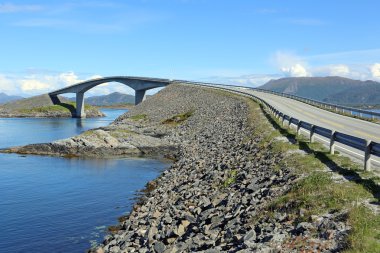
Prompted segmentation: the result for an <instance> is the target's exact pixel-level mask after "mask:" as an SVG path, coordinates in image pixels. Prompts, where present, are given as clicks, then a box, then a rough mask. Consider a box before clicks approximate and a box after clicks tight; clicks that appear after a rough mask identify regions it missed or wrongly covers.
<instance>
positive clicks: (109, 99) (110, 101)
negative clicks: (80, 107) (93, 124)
mask: <svg viewBox="0 0 380 253" xmlns="http://www.w3.org/2000/svg"><path fill="white" fill-rule="evenodd" d="M69 99H70V100H72V101H75V98H69ZM85 103H86V104H89V105H97V106H110V105H119V104H134V103H135V96H132V95H129V94H124V93H120V92H114V93H111V94H108V95H101V96H93V97H88V98H86V99H85Z"/></svg>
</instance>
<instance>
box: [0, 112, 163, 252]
mask: <svg viewBox="0 0 380 253" xmlns="http://www.w3.org/2000/svg"><path fill="white" fill-rule="evenodd" d="M103 112H104V113H106V114H107V117H105V118H98V119H28V118H23V119H14V118H11V119H4V118H0V148H5V147H9V146H17V145H24V144H29V143H37V142H49V141H53V140H57V139H62V138H67V137H71V136H73V135H76V134H79V133H81V132H83V131H85V130H88V129H91V128H95V127H100V126H105V125H108V124H109V123H111V122H112V121H113V120H114V119H115V118H116V117H117V116H119V115H121V114H122V113H124V112H125V110H112V109H104V110H103ZM167 167H169V164H168V163H166V162H164V161H159V160H154V159H142V158H141V159H139V158H133V159H132V158H118V159H78V158H71V159H67V158H58V157H49V156H34V155H28V156H24V155H17V154H0V226H1V228H0V252H7V253H8V252H30V253H32V252H39V253H44V252H46V253H47V252H49V253H50V252H66V253H67V252H70V253H71V252H86V250H87V249H89V248H90V247H91V246H92V245H95V244H96V243H98V242H101V241H102V240H103V237H104V235H105V233H106V229H107V226H110V225H115V224H117V218H118V217H119V216H121V215H123V214H125V212H126V211H130V210H131V208H132V205H133V203H134V201H135V198H136V196H137V194H138V190H139V189H142V188H143V187H144V185H145V184H146V183H147V182H148V181H149V180H152V179H154V178H156V177H157V176H158V175H159V173H160V172H161V171H162V170H163V169H165V168H167Z"/></svg>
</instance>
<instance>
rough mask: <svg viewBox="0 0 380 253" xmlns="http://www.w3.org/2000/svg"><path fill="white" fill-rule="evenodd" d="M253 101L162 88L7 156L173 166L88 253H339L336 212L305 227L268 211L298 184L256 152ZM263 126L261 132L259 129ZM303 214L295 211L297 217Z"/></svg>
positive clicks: (276, 160) (287, 169)
mask: <svg viewBox="0 0 380 253" xmlns="http://www.w3.org/2000/svg"><path fill="white" fill-rule="evenodd" d="M263 120H265V117H264V116H263V115H262V112H261V109H260V108H259V107H258V105H257V104H255V103H253V102H251V101H249V100H248V99H246V98H242V97H239V96H235V95H232V94H230V93H225V92H220V91H215V90H211V89H207V88H199V87H192V86H185V85H170V86H169V87H167V88H165V89H164V90H162V91H160V92H159V93H158V94H157V95H155V96H153V97H151V98H150V99H149V100H148V101H145V102H144V103H142V104H140V105H138V106H136V107H134V108H133V109H132V110H131V111H129V112H128V113H126V114H124V115H123V116H121V117H119V118H118V119H117V120H115V122H114V123H112V124H111V125H110V126H108V127H105V128H100V129H96V130H91V131H89V132H85V133H83V134H82V135H79V136H77V137H73V138H69V139H65V140H61V141H57V142H54V143H48V144H34V145H28V146H24V147H16V148H13V149H10V150H7V152H18V153H33V154H50V155H64V156H69V155H82V156H92V155H95V156H99V155H107V156H108V155H127V154H128V155H130V154H135V155H139V154H145V155H146V154H148V155H149V154H165V155H168V156H170V157H172V158H173V159H174V160H175V162H174V163H173V165H172V166H171V167H170V168H169V169H168V170H166V171H164V172H163V173H162V175H161V176H160V177H159V178H157V179H156V180H153V181H151V182H149V183H148V184H147V188H146V190H145V191H146V194H145V195H144V196H143V197H142V198H141V199H140V201H139V202H138V203H136V204H135V205H134V207H133V210H132V211H131V212H130V214H129V215H128V216H127V217H126V218H125V220H124V221H123V222H121V223H120V224H119V230H118V231H117V232H116V233H114V234H111V235H109V236H107V238H106V239H105V240H104V242H103V244H102V245H99V246H98V247H97V248H94V249H91V250H90V252H97V253H102V252H158V253H164V252H165V253H169V252H199V251H201V252H298V251H297V247H296V246H295V245H294V244H296V243H297V240H300V241H304V242H307V245H306V250H307V252H338V251H340V250H341V249H342V248H344V247H345V245H346V240H347V234H348V231H349V226H347V224H346V222H345V213H344V212H343V213H342V212H335V213H326V214H324V215H320V216H315V217H313V220H308V221H304V220H302V219H297V218H295V217H292V216H290V215H289V214H288V213H287V211H286V210H274V211H273V212H272V214H271V215H266V212H267V207H268V205H269V204H270V203H271V202H272V201H273V200H275V199H276V198H278V197H280V196H282V195H284V193H286V192H287V191H289V189H290V187H292V185H294V183H295V182H297V181H298V180H299V179H300V176H299V175H298V174H297V173H295V171H294V170H293V169H292V167H291V166H278V165H279V164H281V161H282V159H283V158H284V156H285V154H281V153H275V152H273V151H272V150H271V149H270V148H267V147H269V146H265V147H263V145H262V142H263V141H267V140H265V139H264V138H265V134H263V133H264V132H265V129H261V127H262V126H261V125H260V124H258V122H260V121H263ZM266 127H270V125H269V124H268V125H267V126H266ZM299 211H300V214H299V215H298V216H302V210H299Z"/></svg>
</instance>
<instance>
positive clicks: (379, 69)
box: [370, 63, 380, 79]
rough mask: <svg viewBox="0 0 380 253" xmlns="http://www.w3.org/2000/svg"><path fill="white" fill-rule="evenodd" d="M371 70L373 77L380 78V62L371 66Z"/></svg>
mask: <svg viewBox="0 0 380 253" xmlns="http://www.w3.org/2000/svg"><path fill="white" fill-rule="evenodd" d="M370 71H371V74H372V77H373V78H375V79H380V63H375V64H373V65H372V66H370Z"/></svg>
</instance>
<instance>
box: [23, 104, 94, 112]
mask: <svg viewBox="0 0 380 253" xmlns="http://www.w3.org/2000/svg"><path fill="white" fill-rule="evenodd" d="M64 104H65V106H63V105H59V104H57V105H49V106H42V107H32V108H28V109H26V108H25V109H19V110H18V112H20V113H26V114H33V113H49V112H70V109H69V108H68V107H71V108H72V109H75V108H76V103H75V102H67V103H64ZM84 109H85V110H91V109H94V107H93V106H91V105H85V106H84Z"/></svg>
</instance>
